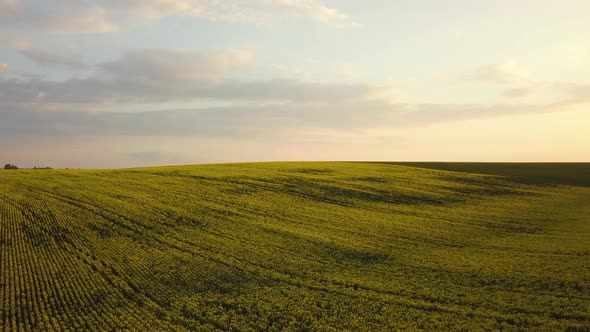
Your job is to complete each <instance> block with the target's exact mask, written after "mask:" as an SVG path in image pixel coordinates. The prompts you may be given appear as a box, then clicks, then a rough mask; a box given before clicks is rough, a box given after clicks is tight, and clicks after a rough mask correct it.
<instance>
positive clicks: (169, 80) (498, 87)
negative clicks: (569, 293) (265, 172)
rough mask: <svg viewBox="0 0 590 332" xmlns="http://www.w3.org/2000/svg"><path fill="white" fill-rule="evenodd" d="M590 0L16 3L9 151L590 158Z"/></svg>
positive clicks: (50, 159)
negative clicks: (589, 16) (589, 17)
mask: <svg viewBox="0 0 590 332" xmlns="http://www.w3.org/2000/svg"><path fill="white" fill-rule="evenodd" d="M589 12H590V1H587V0H517V1H515V0H446V1H439V0H367V1H358V0H323V1H320V0H128V1H120V0H53V1H46V0H0V163H12V164H16V165H18V166H21V167H33V166H40V167H42V166H52V167H69V168H116V167H134V166H149V165H174V164H197V163H216V162H241V161H270V160H275V161H283V160H284V161H287V160H380V161H381V160H391V161H560V162H562V161H590V37H589V36H590V35H589V34H588V32H589V31H590V20H588V13H589Z"/></svg>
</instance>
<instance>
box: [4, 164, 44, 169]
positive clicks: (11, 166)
mask: <svg viewBox="0 0 590 332" xmlns="http://www.w3.org/2000/svg"><path fill="white" fill-rule="evenodd" d="M4 169H19V168H18V166H16V165H13V164H6V165H4ZM32 169H53V168H51V167H48V166H46V167H37V166H35V167H33V168H32Z"/></svg>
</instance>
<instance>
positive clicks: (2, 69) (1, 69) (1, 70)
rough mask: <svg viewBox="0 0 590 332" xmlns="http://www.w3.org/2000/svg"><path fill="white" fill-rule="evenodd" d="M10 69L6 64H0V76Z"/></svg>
mask: <svg viewBox="0 0 590 332" xmlns="http://www.w3.org/2000/svg"><path fill="white" fill-rule="evenodd" d="M9 69H10V66H8V64H6V63H1V62H0V74H2V73H5V72H7V71H8V70H9Z"/></svg>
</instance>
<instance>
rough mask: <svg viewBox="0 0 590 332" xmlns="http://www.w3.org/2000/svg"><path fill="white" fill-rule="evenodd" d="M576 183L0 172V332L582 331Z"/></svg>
mask: <svg viewBox="0 0 590 332" xmlns="http://www.w3.org/2000/svg"><path fill="white" fill-rule="evenodd" d="M453 167H454V168H453ZM511 167H512V168H511ZM519 167H521V168H520V170H519ZM522 167H525V168H524V170H523V168H522ZM589 172H590V165H589V164H571V165H569V164H560V165H557V164H553V165H551V164H549V165H534V164H532V165H527V166H522V165H521V166H519V165H493V164H489V165H481V164H473V165H471V164H462V165H454V166H453V165H450V164H449V165H441V164H438V165H435V164H414V165H410V164H390V163H360V162H356V163H352V162H348V163H347V162H331V163H327V162H326V163H320V162H318V163H296V162H292V163H243V164H219V165H198V166H173V167H156V168H139V169H119V170H14V171H0V264H1V265H0V331H30V330H173V331H183V330H204V331H209V330H225V331H232V330H235V331H238V330H239V331H266V330H271V331H279V330H293V331H300V330H320V331H342V330H353V331H357V330H371V331H389V330H396V329H399V330H429V331H434V330H486V331H487V330H494V329H502V330H525V329H527V330H536V331H544V330H568V329H569V330H573V331H576V330H579V331H587V330H589V329H590V184H589V183H588V179H590V174H589ZM544 179H545V180H544Z"/></svg>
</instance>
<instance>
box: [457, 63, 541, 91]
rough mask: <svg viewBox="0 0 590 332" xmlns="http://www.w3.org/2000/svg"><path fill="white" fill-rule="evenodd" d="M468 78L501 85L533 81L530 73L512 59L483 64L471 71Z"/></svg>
mask: <svg viewBox="0 0 590 332" xmlns="http://www.w3.org/2000/svg"><path fill="white" fill-rule="evenodd" d="M467 78H468V79H471V80H474V81H478V82H483V83H494V84H501V85H515V84H528V83H531V80H530V78H529V77H528V75H527V74H525V73H524V72H522V71H521V70H519V68H518V66H517V65H516V63H514V62H511V61H507V62H502V63H493V64H487V65H483V66H481V67H478V68H476V69H475V70H474V71H472V72H471V73H469V74H468V75H467Z"/></svg>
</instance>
